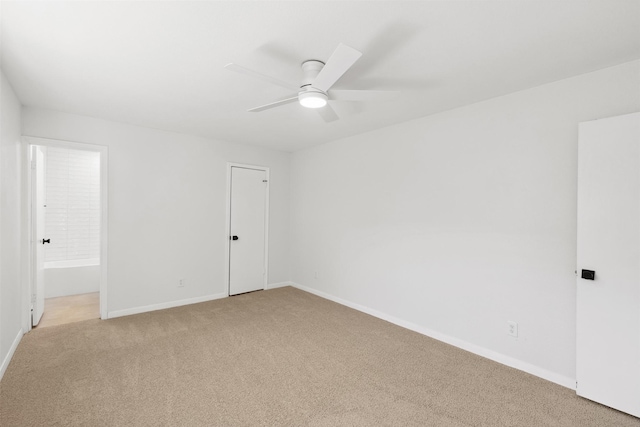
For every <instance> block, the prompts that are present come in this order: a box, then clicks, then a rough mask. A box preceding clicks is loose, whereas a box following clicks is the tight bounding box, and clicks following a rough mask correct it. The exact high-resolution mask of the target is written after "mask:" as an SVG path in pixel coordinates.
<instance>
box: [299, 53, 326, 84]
mask: <svg viewBox="0 0 640 427" xmlns="http://www.w3.org/2000/svg"><path fill="white" fill-rule="evenodd" d="M301 67H302V84H301V85H300V89H304V88H305V87H308V86H311V84H312V83H313V82H314V81H315V79H316V77H318V74H319V73H320V71H322V68H323V67H324V62H322V61H318V60H316V59H309V60H308V61H304V62H303V63H302V65H301Z"/></svg>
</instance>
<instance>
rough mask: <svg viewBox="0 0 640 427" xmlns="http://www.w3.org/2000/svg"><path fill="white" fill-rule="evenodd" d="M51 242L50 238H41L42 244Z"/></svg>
mask: <svg viewBox="0 0 640 427" xmlns="http://www.w3.org/2000/svg"><path fill="white" fill-rule="evenodd" d="M45 243H51V239H42V244H43V245H44V244H45Z"/></svg>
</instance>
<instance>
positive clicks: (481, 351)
mask: <svg viewBox="0 0 640 427" xmlns="http://www.w3.org/2000/svg"><path fill="white" fill-rule="evenodd" d="M290 285H291V286H293V287H294V288H298V289H300V290H303V291H305V292H309V293H311V294H314V295H317V296H319V297H322V298H325V299H328V300H330V301H333V302H336V303H338V304H341V305H344V306H347V307H350V308H353V309H354V310H358V311H361V312H363V313H367V314H369V315H371V316H374V317H377V318H379V319H382V320H386V321H387V322H389V323H393V324H395V325H398V326H401V327H403V328H405V329H409V330H412V331H414V332H418V333H419V334H422V335H426V336H428V337H430V338H433V339H436V340H438V341H442V342H444V343H447V344H450V345H452V346H454V347H458V348H461V349H463V350H466V351H468V352H471V353H474V354H477V355H478V356H482V357H485V358H487V359H491V360H493V361H494V362H498V363H501V364H503V365H506V366H509V367H511V368H515V369H518V370H520V371H524V372H526V373H528V374H531V375H535V376H536V377H540V378H542V379H545V380H547V381H551V382H553V383H556V384H558V385H561V386H563V387H566V388H569V389H571V390H575V389H576V380H575V379H574V378H569V377H566V376H564V375H560V374H557V373H555V372H551V371H548V370H546V369H543V368H540V367H539V366H536V365H532V364H530V363H527V362H523V361H522V360H519V359H515V358H513V357H510V356H506V355H504V354H502V353H498V352H495V351H493V350H489V349H487V348H484V347H481V346H478V345H476V344H471V343H469V342H467V341H464V340H461V339H459V338H455V337H452V336H450V335H446V334H443V333H441V332H437V331H434V330H431V329H428V328H425V327H422V326H420V325H416V324H415V323H411V322H407V321H406V320H402V319H399V318H397V317H394V316H390V315H388V314H386V313H383V312H380V311H378V310H374V309H372V308H369V307H365V306H363V305H360V304H356V303H353V302H351V301H347V300H344V299H342V298H338V297H336V296H333V295H330V294H327V293H325V292H322V291H318V290H316V289H313V288H309V287H307V286H303V285H300V284H298V283H294V282H291V283H290Z"/></svg>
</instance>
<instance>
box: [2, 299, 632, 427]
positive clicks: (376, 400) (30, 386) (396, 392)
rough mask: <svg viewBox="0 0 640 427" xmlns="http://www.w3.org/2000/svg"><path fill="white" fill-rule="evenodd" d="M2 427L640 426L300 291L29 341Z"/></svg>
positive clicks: (52, 331) (14, 368)
mask: <svg viewBox="0 0 640 427" xmlns="http://www.w3.org/2000/svg"><path fill="white" fill-rule="evenodd" d="M0 425H2V426H50V425H55V426H64V425H86V426H235V425H247V426H250V425H264V426H274V425H295V426H302V425H310V426H336V425H346V426H372V425H398V426H411V425H420V426H424V425H428V426H445V427H446V426H598V427H603V426H640V420H639V419H637V418H634V417H631V416H628V415H625V414H622V413H620V412H617V411H614V410H612V409H609V408H607V407H605V406H601V405H598V404H596V403H593V402H590V401H587V400H584V399H581V398H579V397H576V395H575V393H574V392H573V391H571V390H568V389H566V388H563V387H560V386H558V385H555V384H552V383H550V382H547V381H544V380H542V379H539V378H536V377H534V376H531V375H528V374H525V373H523V372H520V371H517V370H515V369H511V368H508V367H505V366H502V365H500V364H498V363H495V362H492V361H489V360H487V359H484V358H482V357H478V356H475V355H473V354H470V353H467V352H465V351H462V350H459V349H457V348H454V347H451V346H449V345H447V344H443V343H441V342H438V341H435V340H433V339H430V338H427V337H424V336H422V335H419V334H417V333H414V332H411V331H408V330H405V329H402V328H400V327H397V326H395V325H392V324H390V323H387V322H384V321H381V320H379V319H376V318H374V317H371V316H368V315H366V314H363V313H360V312H358V311H355V310H351V309H349V308H346V307H343V306H340V305H338V304H335V303H332V302H330V301H327V300H324V299H322V298H319V297H316V296H313V295H310V294H308V293H306V292H302V291H300V290H297V289H293V288H281V289H274V290H270V291H262V292H256V293H252V294H246V295H240V296H236V297H232V298H227V299H223V300H217V301H212V302H207V303H201V304H195V305H190V306H186V307H179V308H174V309H169V310H163V311H157V312H153V313H146V314H140V315H136V316H129V317H123V318H118V319H113V320H107V321H101V320H88V321H83V322H78V323H73V324H69V325H62V326H53V327H50V328H45V329H41V330H35V331H33V332H31V333H29V334H27V335H26V336H25V337H24V338H23V340H22V342H21V344H20V346H19V347H18V349H17V351H16V354H15V356H14V359H13V361H12V362H11V364H10V365H9V368H8V370H7V372H6V374H5V376H4V379H3V380H2V382H1V383H0Z"/></svg>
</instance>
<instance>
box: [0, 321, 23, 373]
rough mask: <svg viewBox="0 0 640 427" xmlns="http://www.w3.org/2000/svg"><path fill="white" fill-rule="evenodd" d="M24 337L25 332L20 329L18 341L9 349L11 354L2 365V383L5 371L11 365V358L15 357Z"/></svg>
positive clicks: (0, 370) (0, 368) (0, 366)
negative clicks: (14, 354)
mask: <svg viewBox="0 0 640 427" xmlns="http://www.w3.org/2000/svg"><path fill="white" fill-rule="evenodd" d="M23 335H24V332H23V331H22V329H20V330H19V331H18V335H16V339H14V340H13V343H12V344H11V347H9V352H8V353H7V355H6V356H5V358H4V360H3V361H2V365H0V381H2V377H3V376H4V373H5V371H6V370H7V368H8V367H9V363H10V362H11V358H12V357H13V353H15V352H16V349H17V348H18V344H20V341H21V340H22V336H23Z"/></svg>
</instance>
